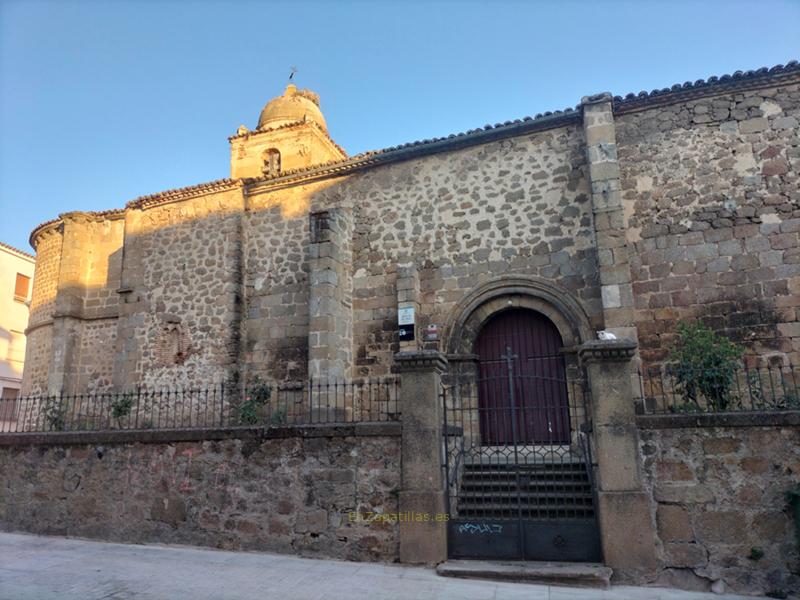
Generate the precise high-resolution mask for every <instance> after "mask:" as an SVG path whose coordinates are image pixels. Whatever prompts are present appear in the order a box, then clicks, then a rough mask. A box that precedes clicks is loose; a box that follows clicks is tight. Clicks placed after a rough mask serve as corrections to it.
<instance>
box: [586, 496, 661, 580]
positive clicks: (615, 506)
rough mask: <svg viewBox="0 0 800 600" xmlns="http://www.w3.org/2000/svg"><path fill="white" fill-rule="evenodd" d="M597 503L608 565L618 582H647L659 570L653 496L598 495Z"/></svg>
mask: <svg viewBox="0 0 800 600" xmlns="http://www.w3.org/2000/svg"><path fill="white" fill-rule="evenodd" d="M597 500H598V505H599V506H598V512H599V514H600V537H601V540H602V544H603V558H604V562H605V564H606V565H608V566H609V567H611V568H612V569H614V576H615V579H618V578H619V579H622V580H626V581H642V579H646V578H647V574H648V573H651V574H652V573H654V572H655V571H656V569H657V568H658V561H657V560H656V551H655V529H654V527H653V516H652V513H651V501H650V496H649V494H647V493H646V492H639V491H622V492H602V491H598V492H597Z"/></svg>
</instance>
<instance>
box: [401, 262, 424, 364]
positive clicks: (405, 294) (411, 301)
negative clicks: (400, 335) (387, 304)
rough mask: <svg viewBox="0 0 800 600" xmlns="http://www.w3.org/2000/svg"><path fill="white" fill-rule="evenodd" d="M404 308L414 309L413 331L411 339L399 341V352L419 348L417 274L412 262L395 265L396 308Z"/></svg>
mask: <svg viewBox="0 0 800 600" xmlns="http://www.w3.org/2000/svg"><path fill="white" fill-rule="evenodd" d="M404 308H412V309H413V310H414V319H415V323H414V329H415V332H414V339H413V340H411V341H400V352H413V351H414V350H418V349H419V348H420V341H421V340H420V337H421V335H422V332H421V331H420V330H419V327H418V324H417V322H416V319H417V318H418V315H419V274H418V273H417V266H416V265H415V264H414V263H404V264H398V265H397V310H398V311H400V310H402V309H404Z"/></svg>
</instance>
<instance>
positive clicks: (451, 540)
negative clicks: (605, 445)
mask: <svg viewBox="0 0 800 600" xmlns="http://www.w3.org/2000/svg"><path fill="white" fill-rule="evenodd" d="M522 350H524V349H522ZM519 352H520V348H517V352H515V351H514V349H513V348H512V347H511V346H510V345H509V346H507V347H506V349H505V351H504V352H503V353H502V354H500V356H499V357H495V358H499V360H495V358H493V359H492V360H493V361H494V362H493V363H492V365H491V368H488V369H483V368H479V369H478V374H477V376H476V377H467V378H465V377H463V376H462V377H461V378H459V377H457V376H454V377H455V380H454V381H452V382H451V384H450V385H447V386H444V387H443V390H442V403H443V406H444V425H445V428H444V465H443V466H444V469H445V473H446V475H447V501H448V510H449V520H448V554H449V556H450V557H451V558H475V559H479V558H480V559H524V560H549V561H592V562H595V561H600V560H601V559H602V555H601V549H600V537H599V533H598V527H597V519H596V501H595V488H594V482H593V461H592V451H591V443H590V439H589V435H588V433H589V429H590V428H589V421H588V418H587V400H588V398H587V389H586V386H585V383H584V382H585V378H584V377H581V376H577V377H571V378H569V380H568V378H567V376H566V369H565V366H564V358H563V356H562V355H559V356H550V357H542V356H539V357H534V358H536V361H538V364H536V362H535V361H534V362H532V361H530V360H528V358H530V357H529V356H520V353H519Z"/></svg>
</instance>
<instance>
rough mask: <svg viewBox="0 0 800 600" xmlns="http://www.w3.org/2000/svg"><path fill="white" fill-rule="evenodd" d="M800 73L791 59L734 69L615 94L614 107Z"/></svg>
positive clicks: (796, 63) (797, 65)
mask: <svg viewBox="0 0 800 600" xmlns="http://www.w3.org/2000/svg"><path fill="white" fill-rule="evenodd" d="M792 73H800V63H798V61H796V60H790V61H789V62H787V63H786V64H785V65H775V66H774V67H761V68H760V69H752V70H749V71H734V72H733V73H731V74H729V75H728V74H725V75H713V76H711V77H709V78H707V79H698V80H697V81H694V82H692V81H686V82H685V83H676V84H674V85H672V86H670V87H668V88H662V89H656V90H652V91H650V92H647V91H641V92H639V93H638V94H634V93H630V94H626V95H625V96H614V107H615V108H617V107H619V108H623V109H624V108H627V107H628V106H629V105H634V104H635V105H637V106H638V105H641V104H644V103H648V102H649V101H652V100H655V99H657V100H661V99H664V98H665V97H667V96H669V95H681V94H682V93H686V92H701V93H702V92H705V91H706V90H709V89H710V88H715V87H723V88H724V87H727V86H728V85H730V84H747V83H751V82H753V81H757V80H759V79H763V78H768V77H772V76H775V75H785V74H792Z"/></svg>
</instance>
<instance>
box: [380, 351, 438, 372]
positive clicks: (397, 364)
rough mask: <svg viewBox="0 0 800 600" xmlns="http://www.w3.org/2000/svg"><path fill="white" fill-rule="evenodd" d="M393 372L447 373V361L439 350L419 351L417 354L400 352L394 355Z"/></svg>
mask: <svg viewBox="0 0 800 600" xmlns="http://www.w3.org/2000/svg"><path fill="white" fill-rule="evenodd" d="M392 370H393V371H395V372H397V373H409V372H412V371H438V372H440V373H444V372H446V371H447V359H446V358H445V356H444V354H442V353H441V352H439V351H438V350H418V351H416V352H398V353H396V354H395V355H394V368H393V369H392Z"/></svg>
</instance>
